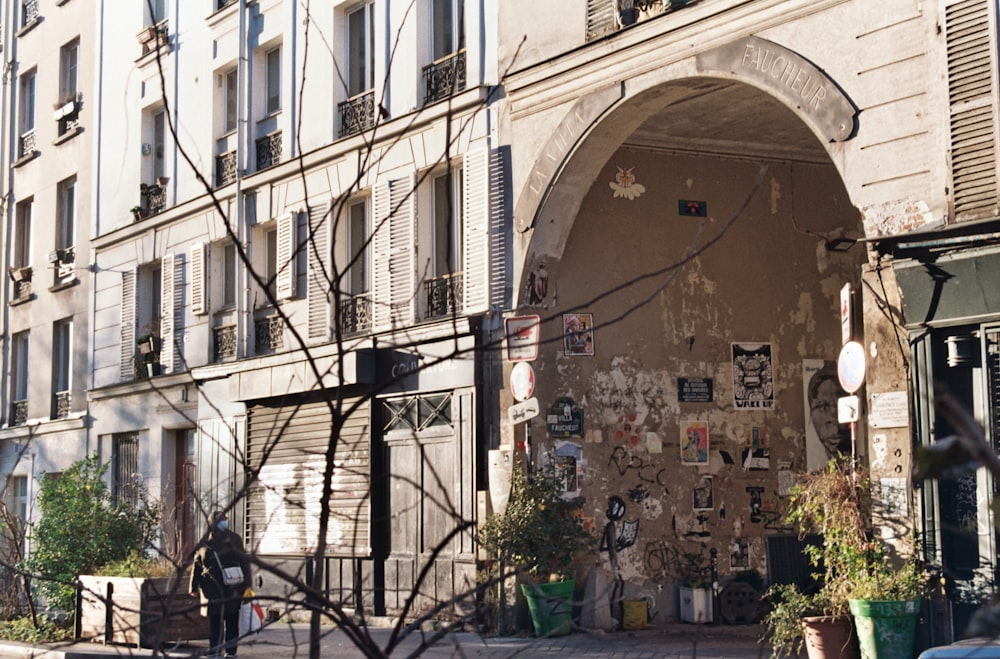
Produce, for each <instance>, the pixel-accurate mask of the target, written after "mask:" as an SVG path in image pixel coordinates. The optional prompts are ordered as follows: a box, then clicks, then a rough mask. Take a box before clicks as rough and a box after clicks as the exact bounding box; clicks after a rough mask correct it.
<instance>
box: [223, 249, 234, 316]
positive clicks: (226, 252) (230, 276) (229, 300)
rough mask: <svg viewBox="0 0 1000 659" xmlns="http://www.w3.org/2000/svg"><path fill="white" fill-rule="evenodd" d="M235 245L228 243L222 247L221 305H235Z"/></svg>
mask: <svg viewBox="0 0 1000 659" xmlns="http://www.w3.org/2000/svg"><path fill="white" fill-rule="evenodd" d="M236 264H237V258H236V245H234V244H233V243H228V244H227V245H226V246H225V247H223V248H222V305H223V306H224V307H234V306H236Z"/></svg>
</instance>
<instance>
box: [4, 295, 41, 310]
mask: <svg viewBox="0 0 1000 659" xmlns="http://www.w3.org/2000/svg"><path fill="white" fill-rule="evenodd" d="M35 297H36V296H35V294H34V293H30V294H28V295H25V296H24V297H15V298H12V299H11V301H10V302H9V303H8V304H9V305H10V306H12V307H19V306H21V305H22V304H27V303H28V302H31V301H32V300H34V299H35Z"/></svg>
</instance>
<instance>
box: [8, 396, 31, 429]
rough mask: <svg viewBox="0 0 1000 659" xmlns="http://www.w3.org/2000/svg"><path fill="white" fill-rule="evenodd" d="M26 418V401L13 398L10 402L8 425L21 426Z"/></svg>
mask: <svg viewBox="0 0 1000 659" xmlns="http://www.w3.org/2000/svg"><path fill="white" fill-rule="evenodd" d="M27 420H28V401H27V400H15V401H13V402H12V403H11V404H10V425H12V426H23V425H24V423H25V421H27Z"/></svg>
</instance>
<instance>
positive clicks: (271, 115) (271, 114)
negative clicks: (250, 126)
mask: <svg viewBox="0 0 1000 659" xmlns="http://www.w3.org/2000/svg"><path fill="white" fill-rule="evenodd" d="M280 116H281V108H278V109H277V110H275V111H274V112H268V113H267V114H265V115H264V116H263V117H261V118H260V119H258V120H257V125H258V126H259V125H260V124H262V123H265V122H268V121H271V120H272V119H277V118H278V117H280Z"/></svg>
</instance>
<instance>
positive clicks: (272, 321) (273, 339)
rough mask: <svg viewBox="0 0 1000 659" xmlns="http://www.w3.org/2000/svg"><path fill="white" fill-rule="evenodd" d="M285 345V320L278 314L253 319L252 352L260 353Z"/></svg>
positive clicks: (278, 348)
mask: <svg viewBox="0 0 1000 659" xmlns="http://www.w3.org/2000/svg"><path fill="white" fill-rule="evenodd" d="M284 347H285V321H283V320H282V319H281V317H280V316H268V317H266V318H257V319H255V320H254V353H256V354H258V355H262V354H264V353H267V352H274V351H275V350H280V349H282V348H284Z"/></svg>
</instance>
